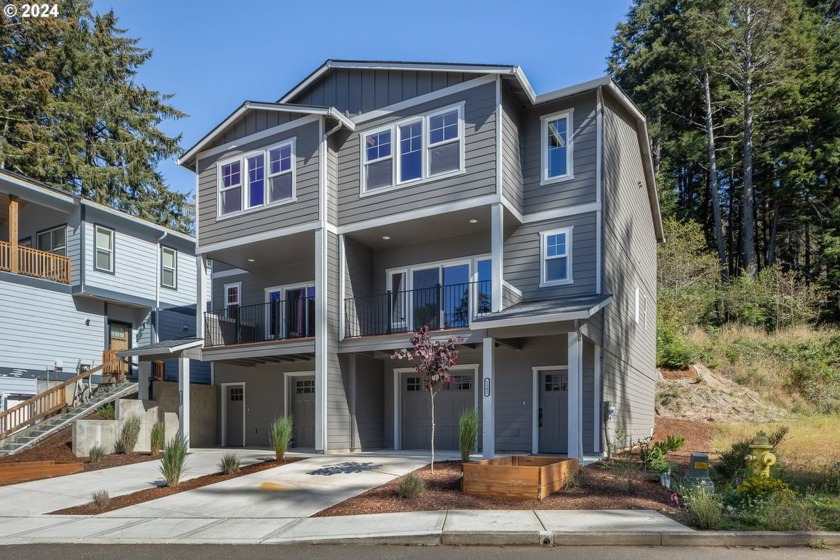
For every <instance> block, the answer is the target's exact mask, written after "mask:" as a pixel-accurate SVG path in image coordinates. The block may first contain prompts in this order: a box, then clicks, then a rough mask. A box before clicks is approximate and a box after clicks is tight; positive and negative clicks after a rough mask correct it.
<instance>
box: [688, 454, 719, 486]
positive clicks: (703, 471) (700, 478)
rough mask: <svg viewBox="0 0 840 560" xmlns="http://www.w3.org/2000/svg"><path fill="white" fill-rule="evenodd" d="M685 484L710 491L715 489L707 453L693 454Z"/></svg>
mask: <svg viewBox="0 0 840 560" xmlns="http://www.w3.org/2000/svg"><path fill="white" fill-rule="evenodd" d="M685 485H686V486H687V487H688V488H691V489H697V488H702V489H703V490H706V491H708V492H710V493H713V492H714V491H715V485H714V483H713V482H712V479H711V477H710V476H709V456H708V455H707V454H706V453H692V454H691V459H690V462H689V464H688V476H687V477H686V480H685Z"/></svg>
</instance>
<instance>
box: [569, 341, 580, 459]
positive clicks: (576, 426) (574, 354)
mask: <svg viewBox="0 0 840 560" xmlns="http://www.w3.org/2000/svg"><path fill="white" fill-rule="evenodd" d="M582 347H583V344H582V342H581V335H580V332H579V331H578V330H577V329H575V330H574V331H571V332H569V334H568V352H569V353H568V356H569V392H568V395H569V433H568V444H569V449H568V452H567V455H568V456H569V457H574V458H576V459H581V458H582V457H583V452H582V447H581V443H582V442H581V439H582V437H581V436H582V430H581V427H582V425H583V422H582V420H583V417H582V414H581V412H582V408H583V407H582V406H581V405H582V403H583V367H582V364H581V361H582V360H581V349H582Z"/></svg>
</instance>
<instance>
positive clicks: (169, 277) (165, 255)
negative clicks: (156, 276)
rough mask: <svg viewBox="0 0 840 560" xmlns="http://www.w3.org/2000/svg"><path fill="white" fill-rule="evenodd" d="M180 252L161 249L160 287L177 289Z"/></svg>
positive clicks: (166, 248) (167, 248) (165, 248)
mask: <svg viewBox="0 0 840 560" xmlns="http://www.w3.org/2000/svg"><path fill="white" fill-rule="evenodd" d="M177 269H178V252H177V251H176V250H175V249H171V248H169V247H161V248H160V285H161V286H163V287H164V288H176V287H177V284H176V282H177V280H178V277H177V276H178V275H177Z"/></svg>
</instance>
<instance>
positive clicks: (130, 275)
mask: <svg viewBox="0 0 840 560" xmlns="http://www.w3.org/2000/svg"><path fill="white" fill-rule="evenodd" d="M97 225H102V226H104V227H107V228H109V229H113V230H114V231H115V234H114V272H113V274H112V273H110V272H103V271H100V270H96V269H95V262H96V254H95V245H94V239H95V233H94V224H91V223H87V224H86V225H85V226H86V227H85V261H86V266H85V269H86V270H85V285H86V286H94V287H97V288H103V289H106V290H113V291H115V292H120V293H123V294H128V295H131V296H134V297H140V298H145V299H147V300H151V301H154V300H155V293H156V281H157V273H156V269H157V265H158V245H157V243H155V242H153V241H147V240H145V239H140V238H137V237H134V236H131V235H128V234H126V233H123V232H121V231H120V230H119V227H115V225H114V224H112V223H107V222H100V221H97ZM178 258H179V260H191V258H190V259H186V258H184V255H182V254H181V253H179V254H178ZM192 262H193V263H194V261H192ZM181 268H182V267H181V263H179V272H180V271H181ZM193 268H195V267H194V264H193ZM193 275H194V273H193ZM187 285H189V281H187ZM162 290H163V288H161V291H162ZM171 292H172V294H170V295H172V296H174V299H175V300H183V301H195V284H194V283H193V288H192V291H191V292H190V294H189V298H186V297H179V294H178V292H177V291H175V290H171ZM161 295H162V294H161ZM173 303H178V301H176V302H173Z"/></svg>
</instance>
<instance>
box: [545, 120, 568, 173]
mask: <svg viewBox="0 0 840 560" xmlns="http://www.w3.org/2000/svg"><path fill="white" fill-rule="evenodd" d="M541 121H542V123H541V130H542V132H541V135H542V140H541V150H542V177H541V183H542V184H546V183H553V182H555V181H561V180H564V179H571V178H572V177H573V173H572V111H571V110H568V111H564V112H562V113H554V114H552V115H546V116H544V117H542V119H541Z"/></svg>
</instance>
